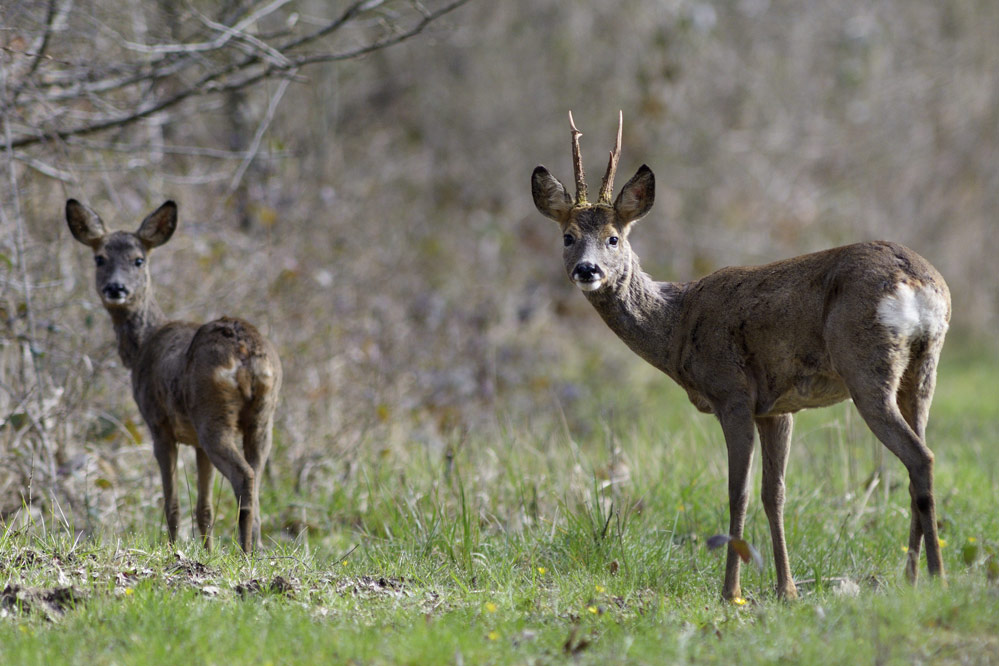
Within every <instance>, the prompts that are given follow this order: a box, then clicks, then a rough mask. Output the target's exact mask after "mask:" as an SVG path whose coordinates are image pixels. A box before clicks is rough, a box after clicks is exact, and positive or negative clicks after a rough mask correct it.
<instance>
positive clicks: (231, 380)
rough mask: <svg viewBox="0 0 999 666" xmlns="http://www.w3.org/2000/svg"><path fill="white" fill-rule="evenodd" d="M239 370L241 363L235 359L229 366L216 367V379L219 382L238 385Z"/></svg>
mask: <svg viewBox="0 0 999 666" xmlns="http://www.w3.org/2000/svg"><path fill="white" fill-rule="evenodd" d="M237 370H239V363H238V362H237V361H233V362H232V365H229V366H225V365H223V366H219V367H217V368H215V379H216V381H218V383H219V384H229V385H230V386H236V385H237V384H236V371H237Z"/></svg>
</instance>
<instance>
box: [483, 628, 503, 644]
mask: <svg viewBox="0 0 999 666" xmlns="http://www.w3.org/2000/svg"><path fill="white" fill-rule="evenodd" d="M499 637H500V633H499V632H498V631H496V630H495V629H493V630H492V631H490V632H489V633H488V634H486V638H488V639H489V640H491V641H498V640H499Z"/></svg>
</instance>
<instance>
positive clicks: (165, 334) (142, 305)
mask: <svg viewBox="0 0 999 666" xmlns="http://www.w3.org/2000/svg"><path fill="white" fill-rule="evenodd" d="M66 222H68V223H69V230H70V231H71V232H73V237H74V238H76V240H78V241H80V242H81V243H83V244H84V245H88V246H90V248H91V249H93V251H94V260H95V262H96V264H97V293H98V294H99V295H100V297H101V301H102V302H103V304H104V308H105V309H106V310H107V311H108V314H110V315H111V323H112V324H113V325H114V331H115V336H116V337H117V339H118V353H119V355H120V356H121V360H122V362H123V363H124V364H125V366H126V367H127V368H129V369H131V371H132V395H133V396H134V398H135V402H136V403H137V404H138V406H139V411H140V412H141V413H142V418H143V419H145V421H146V424H147V425H148V426H149V430H150V431H151V432H152V436H153V453H154V454H155V455H156V461H157V462H158V463H159V466H160V474H161V475H162V477H163V496H164V501H163V508H164V510H165V512H166V522H167V529H168V530H169V533H170V541H171V543H172V542H175V541H176V540H177V524H178V520H179V513H180V511H179V508H178V504H177V443H178V442H183V443H184V444H190V445H192V446H194V447H195V450H196V452H197V461H198V504H197V509H196V516H197V522H198V530H199V531H200V532H201V536H202V539H203V540H204V545H205V548H207V549H211V539H212V521H213V516H212V465H214V466H215V467H217V468H218V469H219V471H221V472H222V474H223V475H225V477H226V478H227V479H229V481H230V482H231V483H232V487H233V490H234V491H235V493H236V501H237V503H238V506H239V545H240V546H241V547H242V548H243V550H244V551H246V552H250V550H251V549H252V548H253V545H254V544H255V543H256V544H259V542H260V504H259V490H260V477H261V475H262V474H263V470H264V464H265V463H266V462H267V456H268V454H269V453H270V450H271V428H272V425H273V420H274V409H275V407H276V405H277V401H278V393H279V391H280V389H281V361H280V359H279V358H278V355H277V352H276V351H275V350H274V346H273V345H272V344H271V343H270V342H269V341H268V340H267V339H266V338H265V337H264V336H262V335H261V334H260V332H259V331H257V329H256V328H254V327H253V326H251V325H250V324H249V323H248V322H245V321H243V320H242V319H232V318H229V317H222V318H221V319H216V320H214V321H210V322H208V323H207V324H203V325H198V324H195V323H191V322H186V321H167V320H166V317H165V316H164V315H163V311H162V310H160V308H159V306H158V305H157V304H156V301H155V300H154V299H153V289H152V284H151V283H150V277H149V266H148V264H147V262H146V258H147V257H148V255H149V252H150V250H152V249H153V248H154V247H157V246H160V245H163V244H164V243H166V242H167V241H168V240H170V236H171V235H173V232H174V229H176V228H177V205H176V204H174V202H172V201H167V202H166V203H164V204H163V205H162V206H160V207H159V208H158V209H156V210H155V211H154V212H153V213H151V214H150V215H149V216H148V217H146V219H145V220H143V221H142V224H141V225H140V226H139V230H138V231H136V232H135V233H129V232H127V231H114V232H108V231H107V230H106V229H105V228H104V223H103V222H102V221H101V218H100V217H98V216H97V214H96V213H95V212H93V211H92V210H90V209H89V208H87V207H86V206H84V205H83V204H81V203H80V202H78V201H76V200H75V199H70V200H69V201H67V202H66Z"/></svg>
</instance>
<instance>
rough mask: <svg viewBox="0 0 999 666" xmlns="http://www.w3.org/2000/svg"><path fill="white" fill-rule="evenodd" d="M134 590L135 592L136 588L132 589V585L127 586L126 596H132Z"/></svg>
mask: <svg viewBox="0 0 999 666" xmlns="http://www.w3.org/2000/svg"><path fill="white" fill-rule="evenodd" d="M134 592H135V590H133V589H132V588H130V587H126V588H125V596H126V597H127V596H130V595H131V594H133V593H134Z"/></svg>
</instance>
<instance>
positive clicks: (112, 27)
mask: <svg viewBox="0 0 999 666" xmlns="http://www.w3.org/2000/svg"><path fill="white" fill-rule="evenodd" d="M468 1H469V0H426V1H424V2H420V1H419V0H352V1H350V2H332V3H327V2H308V1H299V0H209V1H202V0H189V1H187V2H182V3H171V2H165V1H161V2H156V3H143V2H139V1H138V0H132V1H131V2H125V3H102V2H95V1H93V0H91V1H74V0H41V1H39V0H14V1H13V2H10V3H7V2H5V3H3V5H2V6H0V147H2V152H3V157H4V160H3V169H2V173H3V178H2V179H0V183H2V185H0V264H2V266H0V315H2V316H0V321H2V325H3V328H2V330H0V343H2V344H0V350H3V353H2V355H3V357H4V359H5V362H3V363H2V365H3V366H4V372H3V374H2V381H0V432H2V437H3V439H4V443H3V445H2V446H0V448H2V449H3V450H4V451H5V452H6V453H7V454H9V455H11V456H13V457H14V458H17V460H16V461H15V462H11V460H10V459H8V458H6V457H5V459H4V461H5V462H4V466H5V467H6V468H7V469H8V470H11V469H15V468H16V469H18V470H19V474H18V476H19V477H20V478H21V479H24V480H26V484H25V487H26V488H27V492H26V493H22V494H24V495H25V499H26V500H28V503H29V504H30V503H31V499H30V496H31V493H32V490H31V489H32V482H34V484H35V485H36V486H38V487H41V488H42V489H43V490H44V491H46V492H48V491H53V492H54V491H55V489H57V487H58V484H57V481H56V480H57V477H58V476H59V475H60V473H63V472H60V469H62V470H65V469H67V466H69V467H71V466H72V464H73V463H72V461H70V460H68V458H69V457H70V456H67V455H66V454H65V452H64V451H62V446H63V444H64V441H65V439H66V437H65V436H64V435H65V433H63V434H62V435H60V436H55V435H54V434H53V431H52V429H53V428H54V427H57V424H58V422H59V421H60V418H59V414H60V413H61V411H60V410H64V409H65V408H66V407H65V403H66V400H67V398H66V395H65V394H64V389H65V384H66V382H65V375H66V372H67V369H66V368H65V367H61V368H56V367H46V362H47V361H46V353H45V351H44V350H45V349H47V348H48V347H47V345H46V344H44V342H42V340H43V338H45V336H46V335H48V333H46V329H47V328H52V326H51V324H50V323H49V324H46V323H44V322H42V323H36V319H38V315H37V311H38V309H39V306H37V305H34V304H33V302H34V299H35V294H37V293H38V290H39V284H40V280H39V277H38V275H37V273H36V272H35V271H36V270H37V267H38V263H37V257H36V258H34V259H29V257H28V255H32V254H33V249H32V236H33V232H34V231H35V228H34V227H32V228H31V229H30V231H31V232H32V233H29V229H27V228H26V223H25V220H26V219H35V218H36V217H37V218H40V219H44V212H42V211H44V210H45V208H44V206H45V205H46V204H48V203H50V202H49V201H48V197H47V196H42V197H38V196H37V195H36V196H32V195H31V194H27V193H29V192H31V191H32V190H31V189H30V188H32V187H36V188H38V189H37V190H35V191H36V192H43V191H45V189H46V188H48V189H51V188H50V187H48V185H47V184H49V183H51V182H52V180H51V179H55V180H56V181H62V182H63V183H64V184H70V185H79V184H80V183H81V182H82V181H83V180H84V179H83V178H82V177H81V175H82V174H84V173H86V172H89V171H96V172H98V174H100V173H101V172H106V171H110V170H118V169H122V170H124V169H128V170H131V169H134V168H135V167H137V166H143V165H148V164H153V165H155V164H156V163H157V162H158V161H160V160H163V159H164V156H165V155H177V156H194V157H195V158H205V157H207V158H223V159H225V160H228V161H227V162H226V163H225V164H226V166H225V168H224V169H220V170H217V171H215V172H213V173H210V174H208V175H205V174H204V173H201V174H200V175H199V174H198V173H195V174H194V175H192V176H186V174H185V177H189V178H198V177H201V178H203V179H204V180H205V181H219V182H220V183H221V184H222V186H223V187H224V191H223V192H222V196H220V197H217V200H218V202H219V203H218V204H217V205H218V206H222V205H225V203H226V202H227V201H228V200H229V199H230V198H232V197H233V196H234V195H235V197H236V200H237V201H238V202H239V204H240V205H239V207H240V209H241V211H240V217H241V218H245V216H246V213H245V208H246V204H245V198H246V197H245V192H244V189H243V188H244V187H245V183H244V182H243V181H244V177H245V176H246V175H247V174H248V173H252V171H251V167H252V166H253V165H254V161H255V159H256V158H257V156H258V153H259V152H260V150H261V146H262V145H263V139H264V135H265V134H266V132H267V129H268V127H269V125H270V123H271V120H272V119H273V118H274V117H275V114H276V112H277V110H278V106H279V104H280V102H281V100H282V98H283V97H284V94H285V91H286V89H287V88H288V86H289V84H291V83H293V82H295V81H301V80H304V79H303V69H304V68H307V67H308V66H310V65H316V64H319V63H336V62H343V61H349V60H352V59H356V58H360V57H362V56H365V55H368V54H371V53H373V52H376V51H380V50H382V49H387V48H389V47H391V46H394V45H397V44H400V43H402V42H404V41H406V40H409V39H411V38H413V37H416V36H417V35H420V34H421V33H423V32H424V31H426V30H427V28H428V27H429V26H431V25H432V24H434V23H435V22H436V21H438V19H440V18H441V17H443V16H445V15H446V14H449V13H450V12H453V11H454V10H455V9H457V8H459V7H461V6H462V5H464V4H466V3H467V2H468ZM268 81H273V82H274V84H273V85H271V86H269V87H268V88H267V89H266V90H263V91H262V92H263V93H265V96H264V95H259V94H256V93H255V92H254V91H255V90H257V89H259V88H261V86H260V84H263V83H266V82H268ZM251 95H252V96H253V100H252V105H251V102H250V101H249V99H250V96H251ZM241 107H244V108H241ZM227 123H228V124H229V127H225V125H226V124H227ZM219 125H222V126H223V128H222V130H221V131H220V130H219ZM108 156H111V157H110V158H109V157H108ZM181 171H184V169H183V168H182V169H181ZM39 181H44V182H45V183H46V185H42V186H38V185H37V183H38V182H39ZM109 189H112V190H113V188H109ZM63 194H70V193H68V192H67V193H63ZM114 196H116V195H114V194H113V191H112V197H114ZM43 199H44V200H45V201H42V200H43ZM25 207H26V208H25ZM218 212H219V211H218V209H217V210H216V213H215V215H213V217H217V215H218ZM243 224H244V226H245V225H246V224H247V222H246V221H245V219H244V222H243ZM35 247H36V248H37V246H35ZM33 262H34V263H33ZM50 305H51V304H50ZM42 307H43V309H44V307H45V306H44V305H43V306H42ZM51 309H52V308H51V307H49V311H51ZM49 322H51V319H50V320H49ZM82 360H83V362H85V363H89V362H90V361H89V359H86V358H83V359H82ZM60 373H61V376H60ZM84 390H85V389H84ZM35 494H36V496H37V495H38V491H37V490H36V491H35ZM70 502H72V498H70Z"/></svg>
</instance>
